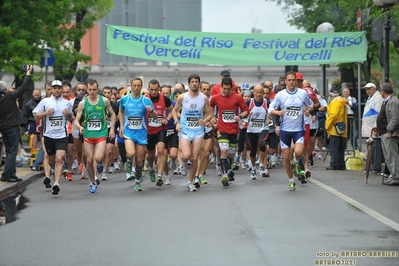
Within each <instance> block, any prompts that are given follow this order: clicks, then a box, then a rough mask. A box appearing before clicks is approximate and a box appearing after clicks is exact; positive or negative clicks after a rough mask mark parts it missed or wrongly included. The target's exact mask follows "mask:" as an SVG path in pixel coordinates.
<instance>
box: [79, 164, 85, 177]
mask: <svg viewBox="0 0 399 266" xmlns="http://www.w3.org/2000/svg"><path fill="white" fill-rule="evenodd" d="M79 172H80V174H83V173H84V169H83V164H82V163H81V164H80V165H79Z"/></svg>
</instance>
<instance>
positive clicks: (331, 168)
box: [326, 166, 338, 171]
mask: <svg viewBox="0 0 399 266" xmlns="http://www.w3.org/2000/svg"><path fill="white" fill-rule="evenodd" d="M326 170H334V171H335V170H338V168H335V167H331V166H329V167H326Z"/></svg>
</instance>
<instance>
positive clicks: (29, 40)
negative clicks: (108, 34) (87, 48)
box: [0, 0, 113, 104]
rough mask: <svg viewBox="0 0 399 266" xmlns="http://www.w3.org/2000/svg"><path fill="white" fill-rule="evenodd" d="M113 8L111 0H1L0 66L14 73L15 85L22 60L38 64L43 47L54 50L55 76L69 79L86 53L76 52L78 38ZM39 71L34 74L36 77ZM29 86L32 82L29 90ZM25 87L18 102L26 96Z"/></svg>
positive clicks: (84, 58) (77, 50) (85, 60)
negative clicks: (0, 37)
mask: <svg viewBox="0 0 399 266" xmlns="http://www.w3.org/2000/svg"><path fill="white" fill-rule="evenodd" d="M112 8H113V1H112V0H56V1H54V0H53V1H48V0H2V1H0V9H1V13H2V14H1V16H0V36H2V39H1V42H0V58H1V61H0V69H2V70H4V71H6V72H11V73H13V74H14V75H15V83H16V86H18V85H19V80H20V79H21V77H22V73H21V71H20V70H19V69H20V67H21V65H22V64H23V63H24V62H29V63H33V64H35V65H39V63H40V59H41V56H42V54H43V49H44V48H47V47H48V48H51V49H53V50H54V56H55V57H56V62H55V64H54V73H55V76H56V78H57V79H61V80H63V79H70V80H71V79H72V78H73V76H74V75H75V72H76V67H77V64H78V62H80V61H83V62H88V61H89V60H90V57H89V56H87V55H84V54H83V53H81V52H80V40H81V38H82V37H83V35H84V34H85V33H86V32H87V30H88V29H90V28H91V27H93V24H94V21H96V20H98V19H100V18H102V17H104V16H105V15H106V14H107V13H108V12H109V11H110V10H111V9H112ZM41 76H43V74H40V73H39V74H37V73H36V74H35V78H36V79H38V78H39V79H40V78H41ZM32 89H33V85H32V87H31V90H32ZM30 94H31V93H30V91H28V92H27V93H26V94H25V95H24V96H23V98H25V100H22V99H21V101H22V102H21V104H23V102H25V101H26V98H29V97H30Z"/></svg>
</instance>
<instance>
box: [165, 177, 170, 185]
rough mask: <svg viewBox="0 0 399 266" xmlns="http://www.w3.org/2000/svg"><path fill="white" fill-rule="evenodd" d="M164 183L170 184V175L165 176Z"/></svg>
mask: <svg viewBox="0 0 399 266" xmlns="http://www.w3.org/2000/svg"><path fill="white" fill-rule="evenodd" d="M164 184H165V185H170V177H169V176H168V175H167V176H165V178H164Z"/></svg>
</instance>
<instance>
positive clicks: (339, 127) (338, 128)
mask: <svg viewBox="0 0 399 266" xmlns="http://www.w3.org/2000/svg"><path fill="white" fill-rule="evenodd" d="M334 126H335V130H336V131H337V134H338V135H342V134H344V133H345V130H346V125H345V122H338V123H336V124H335V125H334Z"/></svg>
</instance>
